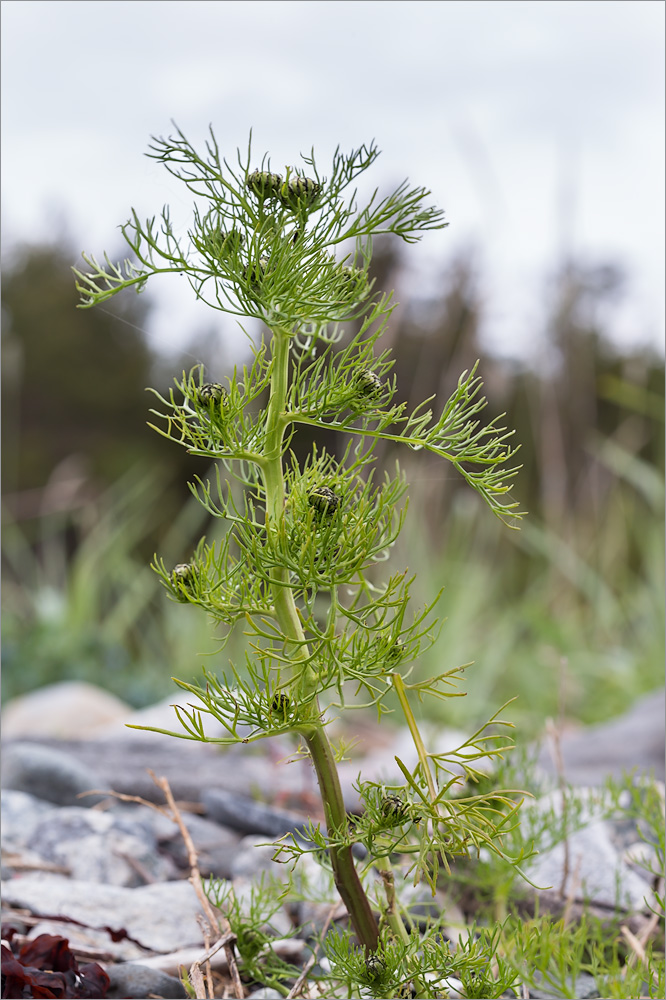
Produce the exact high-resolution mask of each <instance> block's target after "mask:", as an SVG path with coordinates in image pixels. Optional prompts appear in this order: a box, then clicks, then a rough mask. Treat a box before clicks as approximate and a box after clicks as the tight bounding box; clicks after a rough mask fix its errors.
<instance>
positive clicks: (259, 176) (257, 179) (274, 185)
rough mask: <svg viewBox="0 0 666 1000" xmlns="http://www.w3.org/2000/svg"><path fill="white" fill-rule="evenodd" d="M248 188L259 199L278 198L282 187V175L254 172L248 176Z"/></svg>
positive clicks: (263, 171) (262, 171)
mask: <svg viewBox="0 0 666 1000" xmlns="http://www.w3.org/2000/svg"><path fill="white" fill-rule="evenodd" d="M247 186H248V187H249V189H250V191H252V193H253V194H255V195H256V196H257V198H260V199H262V200H263V199H264V198H277V197H278V195H279V194H280V188H281V186H282V176H281V174H272V173H271V172H270V170H253V172H252V173H251V174H248V175H247Z"/></svg>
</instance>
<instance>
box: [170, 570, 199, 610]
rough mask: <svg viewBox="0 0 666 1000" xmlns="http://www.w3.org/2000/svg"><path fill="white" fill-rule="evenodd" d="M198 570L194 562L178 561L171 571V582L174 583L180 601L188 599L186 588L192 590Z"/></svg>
mask: <svg viewBox="0 0 666 1000" xmlns="http://www.w3.org/2000/svg"><path fill="white" fill-rule="evenodd" d="M195 575H196V571H195V568H194V566H193V565H192V563H178V565H177V566H174V568H173V569H172V571H171V582H172V583H173V585H174V587H175V590H176V596H177V597H178V600H179V601H187V597H186V596H185V594H184V593H183V591H184V590H186V591H191V590H192V585H193V583H194V580H195Z"/></svg>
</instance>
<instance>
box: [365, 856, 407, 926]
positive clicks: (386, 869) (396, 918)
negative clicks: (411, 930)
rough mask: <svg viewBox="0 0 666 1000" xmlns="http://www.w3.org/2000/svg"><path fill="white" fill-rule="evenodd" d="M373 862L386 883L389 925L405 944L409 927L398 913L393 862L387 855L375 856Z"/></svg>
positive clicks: (385, 891)
mask: <svg viewBox="0 0 666 1000" xmlns="http://www.w3.org/2000/svg"><path fill="white" fill-rule="evenodd" d="M373 864H374V866H375V868H376V869H377V870H378V872H379V874H380V875H381V878H382V882H383V883H384V893H385V894H386V919H387V920H388V924H389V927H390V928H391V930H392V931H393V933H394V934H395V936H396V937H397V938H398V939H399V940H400V941H402V942H403V944H409V934H408V933H407V928H406V927H405V925H404V923H403V921H402V917H401V916H400V914H399V913H398V906H397V900H396V897H395V882H394V877H393V868H392V867H391V862H390V861H389V859H388V858H387V857H386V856H384V855H382V856H380V857H376V858H374V860H373Z"/></svg>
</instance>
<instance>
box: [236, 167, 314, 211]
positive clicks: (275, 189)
mask: <svg viewBox="0 0 666 1000" xmlns="http://www.w3.org/2000/svg"><path fill="white" fill-rule="evenodd" d="M246 184H247V186H248V188H249V189H250V191H252V193H253V194H254V195H255V196H256V197H257V198H258V199H259V200H260V201H265V200H266V199H268V198H279V199H280V201H281V202H282V204H283V205H284V206H285V207H286V208H291V209H297V208H298V207H299V206H300V205H309V204H311V203H312V202H313V201H314V200H315V198H316V197H317V195H318V194H319V192H320V191H321V184H318V183H317V181H315V180H313V179H312V177H303V176H302V175H301V174H293V175H292V176H291V177H288V178H287V180H286V181H285V180H283V178H282V174H274V173H272V172H271V171H270V170H253V171H252V173H251V174H248V175H247V181H246Z"/></svg>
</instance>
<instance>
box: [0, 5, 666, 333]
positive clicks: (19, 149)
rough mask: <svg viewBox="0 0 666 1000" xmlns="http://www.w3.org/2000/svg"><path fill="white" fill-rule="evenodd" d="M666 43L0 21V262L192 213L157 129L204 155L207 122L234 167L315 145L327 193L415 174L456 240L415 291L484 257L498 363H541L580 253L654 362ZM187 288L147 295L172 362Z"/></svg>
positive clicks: (441, 239)
mask: <svg viewBox="0 0 666 1000" xmlns="http://www.w3.org/2000/svg"><path fill="white" fill-rule="evenodd" d="M663 38H664V4H663V3H662V2H661V0H655V2H641V0H631V2H600V0H595V2H586V0H574V2H566V0H556V2H548V0H541V2H531V0H527V2H501V0H493V2H485V0H484V2H481V0H480V2H469V0H468V2H457V0H455V2H454V0H452V2H437V0H434V2H419V0H411V2H409V3H407V2H404V0H394V2H385V0H382V2H341V0H335V2H321V0H320V2H309V0H305V2H303V0H300V2H287V0H268V2H263V0H246V2H217V0H210V2H197V0H188V2H181V0H172V2H159V0H157V2H155V0H154V2H142V0H138V2H137V0H133V2H119V0H113V2H106V0H98V2H92V3H90V2H62V0H60V2H59V0H48V2H33V0H3V3H2V180H3V184H2V210H3V241H4V248H5V252H6V251H7V249H8V248H10V247H11V244H12V243H13V242H14V241H16V240H24V239H28V240H39V239H43V238H50V237H51V236H52V235H53V232H54V229H55V228H56V225H57V221H58V219H59V218H62V219H63V220H64V221H65V222H66V223H67V225H68V227H69V229H70V231H71V234H72V236H73V239H74V242H75V244H76V245H77V247H78V246H80V248H81V249H87V250H91V251H93V252H95V253H99V252H100V251H102V250H104V249H107V248H108V249H109V250H111V251H116V250H117V248H118V247H119V241H118V236H117V228H116V227H117V226H118V224H119V223H121V222H124V221H125V220H126V219H127V216H128V214H129V208H130V207H131V206H134V207H135V208H137V210H138V211H139V213H140V214H141V215H152V214H154V213H155V212H159V210H160V209H161V207H162V204H163V203H164V202H170V203H171V204H172V205H173V206H174V207H175V208H176V210H177V211H178V210H181V211H182V212H183V213H184V212H185V210H186V208H187V207H188V196H187V192H186V191H184V190H183V191H180V190H179V188H178V185H177V182H175V181H170V179H169V178H168V175H167V174H166V172H165V171H164V170H163V169H161V168H160V167H159V166H158V165H156V164H155V163H153V162H152V161H150V160H148V159H146V158H145V157H144V156H142V154H143V153H144V152H145V150H146V147H147V143H148V141H149V137H150V135H151V134H165V133H168V132H169V130H170V120H171V119H175V120H176V122H177V123H178V125H179V126H180V128H181V129H182V130H183V131H184V132H185V133H186V134H187V135H188V137H189V138H191V139H192V140H194V141H195V142H200V141H201V140H202V139H203V138H204V137H205V133H206V129H207V127H208V124H209V123H212V125H213V128H214V130H215V133H216V136H217V138H218V140H219V142H220V145H221V146H222V147H223V148H224V149H226V150H228V151H229V152H230V153H231V154H232V155H233V153H234V150H235V148H236V147H237V146H239V145H240V146H244V145H246V143H247V136H248V131H249V129H250V127H252V128H253V131H254V148H255V150H256V151H257V152H258V153H262V152H263V151H264V150H268V151H270V153H271V156H272V160H273V165H274V166H280V167H281V166H283V165H285V164H288V163H294V162H295V161H297V157H298V154H299V153H300V152H301V151H308V150H309V149H310V148H311V147H312V146H313V145H314V147H315V151H316V153H317V160H318V163H321V164H322V166H323V172H324V173H325V172H326V169H325V165H326V163H327V162H328V161H330V157H331V154H332V152H333V150H334V148H335V146H336V145H338V144H340V145H341V147H342V148H343V149H351V148H353V147H356V146H359V145H360V144H362V143H363V142H368V141H370V140H371V139H373V138H374V139H376V141H377V143H378V145H379V147H380V149H382V150H383V155H382V157H381V159H380V161H379V163H378V165H377V167H376V168H375V173H374V183H375V184H378V185H380V186H383V185H385V184H389V183H395V182H399V181H401V180H402V179H403V177H405V176H409V178H410V180H411V181H413V182H414V183H416V184H419V185H420V184H423V185H425V186H427V187H429V188H431V190H432V192H433V196H434V200H435V201H436V202H437V203H438V204H439V205H441V206H442V207H443V208H444V209H445V211H446V216H447V220H448V222H449V223H450V225H449V227H448V228H447V229H446V230H444V231H443V232H440V233H438V234H435V235H432V236H429V237H428V239H427V241H425V243H424V245H423V246H422V247H419V248H418V249H417V250H416V251H411V258H410V259H411V262H412V266H413V269H414V271H415V272H416V273H422V274H424V275H430V277H431V279H432V276H433V274H435V275H436V274H437V273H441V272H442V271H443V270H444V269H445V267H446V263H447V261H449V260H450V259H451V257H452V256H453V255H454V254H455V253H456V252H458V251H460V249H461V248H465V247H468V248H473V249H474V251H475V253H476V257H477V260H478V263H479V266H480V268H481V273H482V275H483V287H484V289H485V292H486V299H487V305H488V321H487V329H486V334H487V336H488V338H489V342H491V343H493V344H494V345H496V346H499V348H500V349H501V350H503V351H505V352H509V351H512V350H514V349H516V348H517V347H523V346H526V347H528V348H529V347H530V346H533V344H534V343H536V341H537V340H538V339H539V333H540V329H539V323H540V321H541V319H542V314H543V309H542V303H543V285H544V280H545V277H546V275H547V274H548V273H549V272H550V271H552V270H553V268H554V267H555V266H556V264H557V262H558V260H561V259H562V255H563V254H574V255H576V256H578V257H579V258H581V259H584V260H587V261H591V262H599V263H607V262H612V263H617V264H619V265H621V266H622V267H624V268H626V270H627V272H628V275H629V279H630V281H629V288H628V292H627V297H626V301H625V304H624V307H623V308H622V309H619V310H618V313H617V315H616V316H615V318H614V324H615V335H616V337H617V338H618V339H623V340H625V341H632V342H644V341H647V342H650V343H653V344H657V345H660V346H661V345H662V344H663V275H664V97H663V89H664V87H663V72H664V41H663ZM183 217H185V216H183ZM176 286H178V287H176ZM181 287H182V286H181V285H180V283H178V282H176V279H175V278H174V279H173V280H172V281H171V282H169V287H167V283H163V284H162V285H159V286H158V285H155V288H154V291H155V292H157V293H158V296H159V299H160V302H161V304H162V305H161V308H160V310H159V312H158V314H157V316H156V318H155V322H154V323H153V328H152V330H151V333H152V335H153V336H154V337H157V338H159V339H160V342H162V343H164V344H174V343H175V342H177V341H178V339H179V338H180V337H182V334H183V331H188V330H190V331H191V329H192V327H193V326H196V325H197V324H203V323H204V322H206V320H207V316H206V315H204V314H203V313H202V312H201V311H200V308H190V307H189V306H188V305H187V303H186V302H185V301H184V300H183V299H182V298H181Z"/></svg>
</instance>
